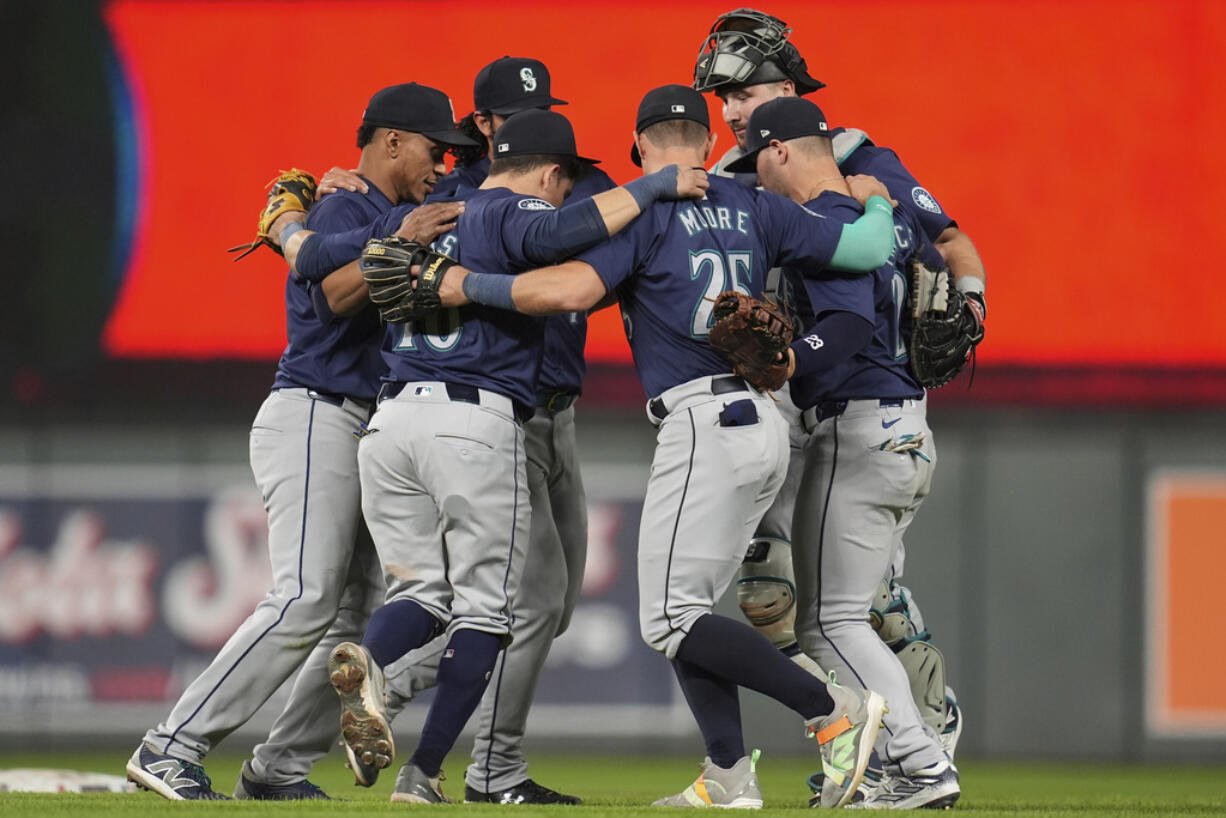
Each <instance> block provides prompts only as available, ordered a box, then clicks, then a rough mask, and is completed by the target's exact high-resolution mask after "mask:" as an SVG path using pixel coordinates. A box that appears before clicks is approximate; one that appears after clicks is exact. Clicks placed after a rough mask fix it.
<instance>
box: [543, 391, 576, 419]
mask: <svg viewBox="0 0 1226 818" xmlns="http://www.w3.org/2000/svg"><path fill="white" fill-rule="evenodd" d="M578 397H579V396H578V395H576V394H575V393H574V392H538V393H537V396H536V406H537V408H538V409H544V410H545V411H546V412H548V413H549V414H551V415H556V414H557V413H558V412H564V411H566V410H567V409H569V408H570V407H571V406H572V405H574V403H575V400H576V399H578Z"/></svg>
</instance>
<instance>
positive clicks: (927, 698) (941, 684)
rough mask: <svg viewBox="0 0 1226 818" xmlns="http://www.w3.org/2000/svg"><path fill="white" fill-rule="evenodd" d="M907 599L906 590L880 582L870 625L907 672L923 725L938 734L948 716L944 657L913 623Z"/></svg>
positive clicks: (871, 611)
mask: <svg viewBox="0 0 1226 818" xmlns="http://www.w3.org/2000/svg"><path fill="white" fill-rule="evenodd" d="M910 596H911V594H910V592H909V591H908V590H907V589H906V588H903V587H902V586H900V585H898V584H897V583H895V582H892V581H890V582H887V581H886V580H882V582H881V585H880V586H878V588H877V594H876V596H875V597H874V598H873V604H872V607H871V608H870V609H869V622H870V624H872V626H873V630H875V631H877V634H878V635H879V636H880V637H881V640H882V641H883V642H885V643H886V644H887V645H888V646H889V647H890V648H891V649H892V650H893V651H894V653H895V654H896V655H897V656H898V661H899V663H900V664H901V665H902V667H903V670H905V671H906V672H907V681H908V682H910V684H911V697H912V698H914V699H915V704H916V706H917V707H918V708H919V711H920V715H921V716H923V719H924V722H925V723H926V724H928V725H929V726H930V727H932V729H933V730H935V731H936V732H937V733H941V732H942V731H943V730H944V729H945V725H946V722H947V721H948V720H949V717H950V713H949V707H948V706H947V704H946V698H945V657H944V656H943V655H942V654H941V651H940V650H938V649H937V648H936V646H934V645H933V644H932V643H931V642H930V641H928V640H929V639H930V638H931V637H930V634H929V633H928V631H927V630H926V629H924V628H923V626H922V624H919V623H916V622H914V621H913V620H912V618H911V605H910Z"/></svg>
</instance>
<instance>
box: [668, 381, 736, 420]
mask: <svg viewBox="0 0 1226 818" xmlns="http://www.w3.org/2000/svg"><path fill="white" fill-rule="evenodd" d="M748 391H749V385H748V384H747V383H745V380H744V379H743V378H741V377H738V376H736V375H717V376H716V377H714V378H712V379H711V394H712V395H726V394H728V393H729V392H748ZM647 408H649V409H650V410H651V414H652V416H653V417H655V418H656V419H657V420H664V418H666V417H668V407H666V406H665V405H664V399H663V398H653V399H652V401H651V403H649V404H647Z"/></svg>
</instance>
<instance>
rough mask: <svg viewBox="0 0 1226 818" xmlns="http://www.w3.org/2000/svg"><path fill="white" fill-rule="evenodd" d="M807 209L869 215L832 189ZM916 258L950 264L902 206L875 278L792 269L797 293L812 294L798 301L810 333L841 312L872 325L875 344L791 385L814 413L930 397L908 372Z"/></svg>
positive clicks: (835, 217)
mask: <svg viewBox="0 0 1226 818" xmlns="http://www.w3.org/2000/svg"><path fill="white" fill-rule="evenodd" d="M806 207H807V208H809V209H810V210H812V211H814V212H815V213H822V214H825V215H827V216H828V217H829V218H830V219H831V220H832V221H849V220H852V219H855V218H857V217H858V216H859V215H860V214H861V213H863V212H864V210H863V208H862V207H860V204H859V203H858V202H856V201H855V200H854V199H851V198H849V197H847V196H843V195H841V194H838V193H833V192H829V191H827V192H825V193H823V194H822V195H820V196H818V197H817V198H816V199H814V200H813V201H811V202H809V203H808V204H807V205H806ZM915 256H918V257H919V258H921V259H923V260H925V261H926V262H927V263H928V264H930V265H933V264H935V265H938V266H943V262H942V261H941V257H940V254H939V253H937V250H936V248H935V247H934V246H933V245H932V242H931V241H929V240H928V237H927V236H926V235H925V234H924V230H923V226H922V225H921V224H920V222H919V220H918V219H917V218H916V217H915V215H914V214H913V213H912V212H911V211H910V210H907V209H904V208H895V210H894V250H893V251H892V252H891V253H890V258H889V260H888V261H887V262H886V263H885V264H883V265H882V266H881V267H879V268H877V270H876V272H875V273H873V274H871V275H856V276H850V275H843V274H841V273H838V272H834V271H828V270H825V271H824V270H820V269H818V268H816V267H812V266H807V265H799V266H792V265H789V266H788V267H786V268H785V275H787V276H788V278H789V279H791V281H792V282H793V288H794V290H796V291H802V292H803V293H804V294H805V296H807V298H805V299H797V301H796V304H797V307H798V310H799V311H800V313H801V314H800V316H799V317H800V319H801V321H802V324H803V325H804V326H805V327H811V326H812V325H813V324H814V322H815V321H816V320H817V319H819V318H821V317H822V316H823V315H824V314H826V313H828V312H831V311H835V310H839V311H845V312H850V313H853V314H855V315H858V316H860V317H862V318H864V319H865V320H867V321H868V322H869V323H871V324H872V325H873V336H872V339H871V340H870V341H869V343H868V345H867V346H866V347H864V348H863V349H861V350H860V351H859V352H857V353H856V354H855V355H853V356H852V357H851V358H850V359H848V360H846V361H843V362H842V363H840V364H838V365H836V366H834V367H833V368H831V369H830V370H828V371H826V372H822V373H818V374H813V375H804V376H800V377H796V378H793V379H792V386H791V392H792V400H793V401H795V403H796V405H797V406H799V407H800V408H801V409H807V408H809V407H810V406H814V405H815V404H817V403H818V402H819V401H824V400H854V399H860V398H912V397H919V396H922V395H923V394H924V390H923V388H922V387H921V386H920V385H919V384H918V383H917V382H916V381H915V378H914V377H913V376H912V374H911V371H910V369H909V367H908V366H907V361H908V355H907V344H908V342H909V340H910V338H911V324H912V319H911V310H910V307H909V298H908V292H909V289H910V276H909V275H908V273H907V261H908V260H909V259H911V258H912V257H915ZM801 337H802V338H804V336H803V335H802V336H801ZM813 337H815V338H816V336H813ZM814 343H817V342H816V341H814Z"/></svg>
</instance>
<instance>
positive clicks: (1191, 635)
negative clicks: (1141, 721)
mask: <svg viewBox="0 0 1226 818" xmlns="http://www.w3.org/2000/svg"><path fill="white" fill-rule="evenodd" d="M1148 495H1149V498H1148V499H1149V506H1148V517H1149V531H1148V560H1147V565H1146V577H1147V588H1146V600H1147V605H1146V620H1147V623H1148V639H1147V643H1146V644H1147V650H1146V724H1147V727H1148V730H1149V733H1150V734H1151V735H1154V736H1160V737H1200V738H1209V737H1213V738H1223V737H1226V685H1224V684H1223V683H1222V679H1223V677H1224V676H1226V656H1224V655H1223V654H1222V652H1221V651H1220V650H1217V649H1215V648H1214V647H1212V646H1211V645H1208V644H1207V643H1206V641H1205V628H1206V627H1207V625H1208V623H1211V622H1215V621H1217V620H1218V618H1219V616H1220V613H1219V610H1218V608H1219V604H1218V600H1217V594H1216V593H1215V585H1214V584H1215V582H1216V581H1217V580H1218V578H1220V577H1222V576H1223V575H1224V574H1226V534H1223V531H1222V523H1221V521H1222V520H1223V518H1226V471H1205V470H1183V471H1176V470H1163V471H1160V472H1158V473H1156V474H1154V475H1153V476H1152V477H1151V478H1150V480H1149V486H1148Z"/></svg>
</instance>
